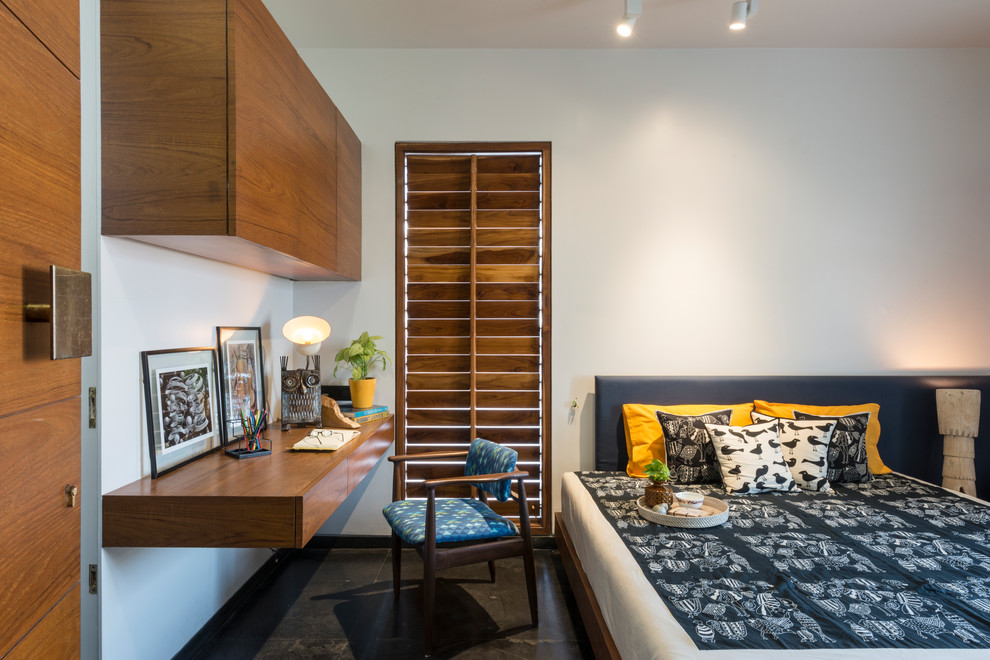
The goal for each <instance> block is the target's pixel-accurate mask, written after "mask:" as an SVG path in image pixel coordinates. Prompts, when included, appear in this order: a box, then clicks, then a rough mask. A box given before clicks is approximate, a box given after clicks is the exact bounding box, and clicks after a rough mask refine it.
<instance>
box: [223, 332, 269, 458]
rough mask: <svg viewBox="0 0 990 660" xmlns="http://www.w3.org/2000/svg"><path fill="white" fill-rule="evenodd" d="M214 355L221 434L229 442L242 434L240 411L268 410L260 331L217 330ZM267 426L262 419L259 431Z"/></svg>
mask: <svg viewBox="0 0 990 660" xmlns="http://www.w3.org/2000/svg"><path fill="white" fill-rule="evenodd" d="M217 355H218V357H219V360H220V390H221V397H222V401H223V407H222V410H223V420H224V433H225V437H226V442H228V443H229V442H232V441H234V440H235V439H236V438H238V437H239V436H243V435H244V430H243V428H242V426H241V415H240V411H241V410H242V409H243V410H245V411H246V412H247V411H250V412H254V413H257V412H258V411H264V410H267V409H268V403H267V400H266V396H265V389H266V388H265V353H264V350H263V348H262V346H261V328H259V327H254V326H227V327H217ZM239 393H240V394H239ZM245 403H246V404H247V405H244V404H245ZM267 427H268V422H267V419H265V420H262V424H261V428H263V429H264V428H267Z"/></svg>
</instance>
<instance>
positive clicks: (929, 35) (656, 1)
mask: <svg viewBox="0 0 990 660" xmlns="http://www.w3.org/2000/svg"><path fill="white" fill-rule="evenodd" d="M264 1H265V4H266V5H267V6H268V8H269V10H270V11H271V13H272V15H273V16H274V17H275V19H276V20H277V21H278V22H279V24H280V25H281V26H282V29H283V30H284V31H285V33H286V34H287V35H288V36H289V38H290V39H291V40H292V42H293V44H294V45H295V46H296V47H297V48H309V47H313V48H320V47H323V48H959V47H984V48H986V47H990V0H761V1H760V5H759V12H758V13H757V14H756V15H755V16H752V17H751V18H750V20H749V27H748V28H747V29H746V30H742V31H739V32H733V31H730V30H729V29H728V22H729V11H730V7H731V5H732V0H643V15H642V18H640V19H639V21H638V22H637V23H636V28H635V33H634V34H633V36H632V37H630V38H629V39H622V38H621V37H619V36H617V35H616V33H615V25H616V23H617V22H618V21H619V20H620V19H621V18H622V14H623V12H624V10H625V4H624V0H264Z"/></svg>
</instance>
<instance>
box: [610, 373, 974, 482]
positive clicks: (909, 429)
mask: <svg viewBox="0 0 990 660" xmlns="http://www.w3.org/2000/svg"><path fill="white" fill-rule="evenodd" d="M942 387H945V388H962V389H974V390H981V391H982V392H983V396H982V397H981V398H982V409H981V410H980V431H981V435H984V436H986V438H988V439H990V376H726V377H715V376H705V377H695V378H691V377H682V376H675V377H670V378H668V377H663V376H596V377H595V469H597V470H625V469H626V462H627V460H628V456H627V455H626V439H625V431H624V430H623V426H622V404H624V403H652V404H665V405H676V404H685V403H716V404H722V403H742V402H744V401H753V400H754V399H763V400H765V401H779V402H783V403H808V404H815V405H846V404H857V403H877V404H879V405H880V428H881V431H880V444H879V450H880V456H881V457H882V458H883V461H884V463H886V464H887V465H888V466H889V467H890V468H891V469H892V470H896V471H898V472H902V473H904V474H908V475H911V476H914V477H918V478H920V479H925V480H927V481H930V482H932V483H941V482H942V436H940V435H939V433H938V418H937V414H936V411H935V389H936V388H942ZM982 444H984V443H981V441H980V439H979V438H977V440H976V487H977V492H978V493H979V495H980V496H981V497H990V442H987V443H986V446H985V447H981V445H982Z"/></svg>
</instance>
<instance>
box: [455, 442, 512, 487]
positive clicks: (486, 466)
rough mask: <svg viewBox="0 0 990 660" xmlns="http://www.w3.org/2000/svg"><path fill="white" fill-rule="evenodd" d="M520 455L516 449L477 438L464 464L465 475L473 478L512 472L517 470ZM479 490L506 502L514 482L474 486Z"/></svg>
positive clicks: (507, 481) (506, 481) (507, 480)
mask: <svg viewBox="0 0 990 660" xmlns="http://www.w3.org/2000/svg"><path fill="white" fill-rule="evenodd" d="M518 456H519V454H517V453H516V450H515V449H509V448H508V447H503V446H502V445H499V444H496V443H494V442H492V441H490V440H485V439H483V438H476V439H475V441H474V442H472V443H471V447H470V449H468V457H467V462H466V463H465V464H464V474H465V475H467V476H469V477H473V476H475V475H480V474H498V473H500V472H512V471H513V470H515V469H516V458H517V457H518ZM472 485H473V486H474V487H475V488H477V489H478V490H483V491H485V492H486V493H488V494H489V495H491V496H492V497H494V498H495V499H497V500H498V501H499V502H506V501H508V499H509V496H510V489H511V488H512V481H511V480H509V479H506V480H505V481H499V482H496V483H488V484H472Z"/></svg>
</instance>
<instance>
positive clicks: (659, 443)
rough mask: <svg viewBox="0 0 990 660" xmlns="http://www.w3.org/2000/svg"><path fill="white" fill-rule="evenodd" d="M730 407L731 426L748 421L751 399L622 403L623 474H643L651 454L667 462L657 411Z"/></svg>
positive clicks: (684, 412) (690, 412)
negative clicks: (714, 402) (718, 402)
mask: <svg viewBox="0 0 990 660" xmlns="http://www.w3.org/2000/svg"><path fill="white" fill-rule="evenodd" d="M726 408H731V409H732V419H731V421H730V423H731V424H732V425H733V426H745V425H747V424H751V423H752V420H751V419H750V416H751V414H752V412H753V404H752V403H733V404H727V405H724V406H716V405H709V404H696V403H692V404H686V405H679V406H657V405H653V404H648V403H627V404H625V405H623V406H622V421H623V426H624V427H625V430H626V452H627V453H628V454H629V463H628V465H626V474H628V475H629V476H630V477H639V478H642V477H645V476H646V473H645V472H643V470H644V469H645V468H646V465H647V464H648V463H649V462H650V461H652V460H653V459H654V458H659V459H660V460H661V461H663V462H664V463H666V462H667V446H666V443H665V442H664V439H663V429H661V428H660V420H658V419H657V411H658V410H661V411H663V412H667V413H671V414H674V415H703V414H704V413H708V412H713V411H715V410H725V409H726Z"/></svg>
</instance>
